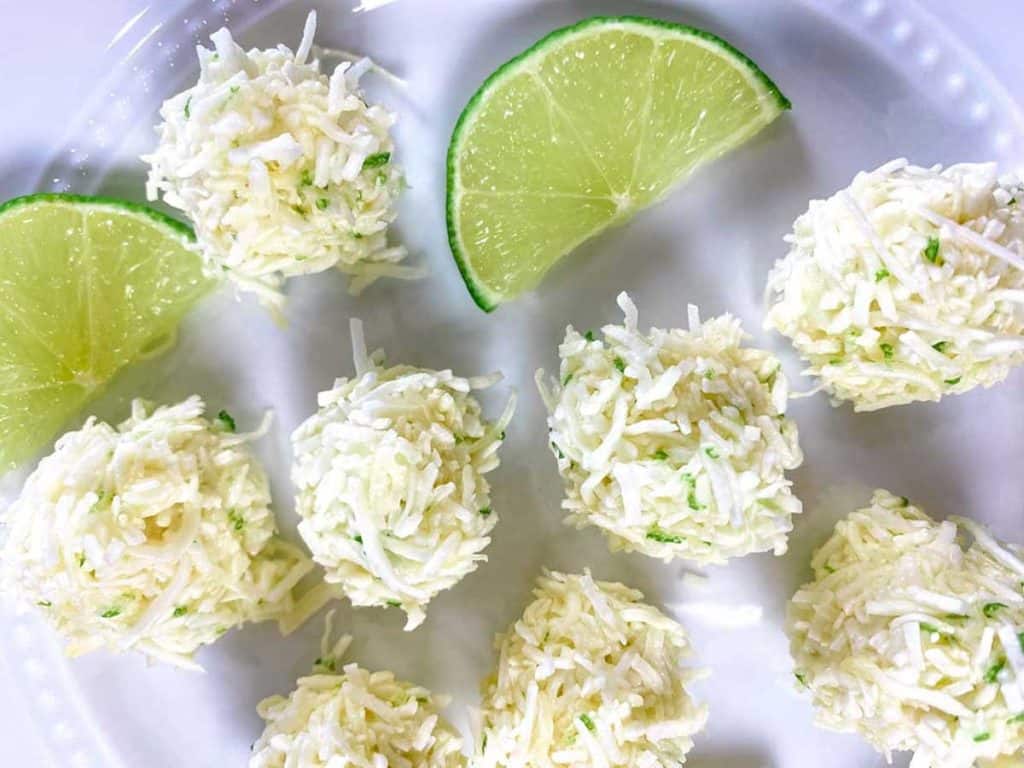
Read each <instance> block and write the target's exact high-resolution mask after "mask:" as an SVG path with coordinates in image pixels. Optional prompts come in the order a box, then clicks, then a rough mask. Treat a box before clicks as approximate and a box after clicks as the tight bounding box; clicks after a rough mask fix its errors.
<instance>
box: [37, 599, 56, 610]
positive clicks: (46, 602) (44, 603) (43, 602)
mask: <svg viewBox="0 0 1024 768" xmlns="http://www.w3.org/2000/svg"><path fill="white" fill-rule="evenodd" d="M36 605H38V606H39V607H41V608H49V607H50V606H52V605H53V603H51V602H50V601H49V600H39V601H38V602H37V603H36Z"/></svg>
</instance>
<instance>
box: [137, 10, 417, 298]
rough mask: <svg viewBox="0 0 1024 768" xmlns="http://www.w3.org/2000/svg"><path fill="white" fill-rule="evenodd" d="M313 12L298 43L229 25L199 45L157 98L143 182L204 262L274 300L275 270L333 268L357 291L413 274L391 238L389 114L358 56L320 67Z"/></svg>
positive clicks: (279, 277) (398, 179)
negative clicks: (249, 44)
mask: <svg viewBox="0 0 1024 768" xmlns="http://www.w3.org/2000/svg"><path fill="white" fill-rule="evenodd" d="M315 30H316V14H315V13H311V14H310V15H309V18H308V19H307V20H306V26H305V30H304V32H303V36H302V42H301V43H300V45H299V48H298V50H297V51H296V52H294V53H293V52H292V51H291V50H289V49H288V48H286V47H285V46H283V45H279V46H278V47H276V48H272V49H268V50H258V49H253V50H250V51H245V50H243V49H242V48H241V47H240V46H238V44H236V43H235V41H234V40H233V39H232V37H231V33H230V32H229V31H228V30H227V29H221V30H219V31H217V32H215V33H214V34H213V35H212V36H211V38H210V39H211V40H212V41H213V44H214V48H213V49H212V50H211V49H207V48H204V47H201V46H200V47H199V48H198V49H197V50H198V54H199V66H200V75H199V81H198V82H197V83H196V84H195V85H194V86H193V87H191V88H189V89H188V90H186V91H183V92H182V93H179V94H177V95H176V96H173V97H172V98H170V99H168V100H167V101H165V102H164V104H163V106H162V107H161V109H160V115H161V117H162V118H163V123H162V124H161V125H160V126H159V128H158V132H159V134H160V140H159V144H158V146H157V148H156V150H155V151H154V152H153V153H152V154H150V155H147V156H145V157H144V158H143V159H144V160H145V161H146V162H148V163H149V164H150V166H151V169H150V173H149V180H148V183H147V195H148V197H149V199H150V200H155V199H156V198H157V196H158V194H159V193H161V192H162V193H163V197H164V202H166V203H167V204H168V205H171V206H173V207H175V208H178V209H180V210H182V211H183V212H184V213H185V214H186V215H187V216H188V217H189V218H190V219H191V220H192V222H193V224H194V225H195V229H196V236H197V238H198V244H199V248H200V250H201V252H202V255H203V258H204V261H205V264H206V267H207V270H208V271H209V272H210V273H211V274H213V275H214V276H215V277H218V278H219V277H220V276H222V275H226V276H227V277H228V278H229V279H230V280H232V281H233V282H234V283H235V284H236V285H237V286H238V287H239V288H241V289H243V290H247V291H254V292H256V293H257V295H258V296H259V298H260V300H261V301H262V302H263V303H264V304H266V305H268V306H270V307H271V308H272V309H273V310H274V311H276V312H279V311H280V310H281V308H282V306H283V302H284V296H283V295H282V293H281V290H280V289H281V286H282V283H283V281H284V279H285V278H287V277H292V276H295V275H303V274H309V273H313V272H322V271H324V270H327V269H331V268H337V269H339V270H341V271H343V272H346V273H348V274H350V275H351V276H352V281H351V283H350V288H351V290H352V291H353V292H354V293H355V292H358V291H360V290H362V289H363V288H365V287H366V286H367V285H369V284H370V283H372V282H373V281H374V280H376V279H377V278H379V277H384V276H390V277H413V276H418V275H419V274H420V270H417V269H413V268H410V267H407V266H402V265H400V264H399V262H401V261H402V260H403V259H404V258H405V255H406V252H405V249H404V248H401V247H389V246H388V244H387V228H388V225H389V224H390V223H391V222H392V221H394V219H395V199H396V198H397V196H398V194H399V191H400V190H401V187H402V184H403V183H404V182H403V180H402V174H401V172H400V170H399V169H398V166H397V165H396V164H395V163H394V162H392V161H393V153H394V144H393V142H392V139H391V135H390V129H391V126H392V125H393V124H394V122H395V116H394V115H393V114H392V113H390V112H388V111H387V110H386V109H384V108H383V107H381V106H377V105H373V106H370V105H368V104H367V102H366V100H365V98H364V96H363V94H362V92H361V91H360V89H359V83H358V80H359V76H360V75H361V74H362V73H363V72H365V71H366V70H367V69H369V68H370V67H371V66H372V64H371V63H370V62H369V60H368V59H366V60H362V61H359V62H355V63H353V62H349V61H345V62H342V63H340V64H339V65H338V67H337V68H336V69H335V70H334V71H333V73H332V74H331V75H330V76H328V75H327V74H324V73H322V72H321V71H320V63H319V61H317V60H315V59H314V60H312V61H307V58H308V56H309V54H310V50H311V47H312V43H313V35H314V32H315Z"/></svg>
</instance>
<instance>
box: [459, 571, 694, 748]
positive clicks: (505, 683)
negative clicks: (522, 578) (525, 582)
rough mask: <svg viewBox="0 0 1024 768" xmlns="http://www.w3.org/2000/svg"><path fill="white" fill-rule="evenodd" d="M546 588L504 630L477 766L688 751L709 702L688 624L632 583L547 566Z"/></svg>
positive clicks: (487, 690)
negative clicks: (697, 693) (696, 693)
mask: <svg viewBox="0 0 1024 768" xmlns="http://www.w3.org/2000/svg"><path fill="white" fill-rule="evenodd" d="M534 595H535V596H536V599H535V600H534V601H533V603H531V604H530V605H529V606H528V607H527V608H526V611H525V612H524V613H523V617H522V618H521V619H520V620H519V621H517V622H516V623H515V625H514V626H512V627H511V628H510V630H509V632H508V633H507V634H505V635H504V636H501V635H499V636H498V638H497V640H496V642H495V645H496V647H497V649H498V652H499V658H498V668H497V670H496V671H495V672H494V674H493V675H492V676H491V677H490V678H489V679H488V680H487V681H486V682H485V684H484V689H483V709H482V733H481V736H480V743H479V745H478V754H477V757H476V759H475V761H474V763H473V765H474V766H476V768H498V767H499V766H518V767H519V768H547V767H548V766H551V765H594V766H597V765H601V766H606V767H607V768H615V767H616V766H629V768H656V767H657V766H662V765H678V764H679V763H682V762H685V760H686V754H687V752H689V751H690V749H691V747H692V746H693V740H692V737H693V735H694V734H695V733H697V732H698V731H700V730H701V729H702V728H703V727H704V723H705V721H706V720H707V711H706V709H705V707H703V706H699V705H697V704H695V703H694V701H693V698H692V697H691V696H690V693H689V692H688V691H687V685H689V683H690V682H691V681H693V680H694V679H695V678H697V677H698V676H699V675H700V673H698V672H695V671H694V670H692V669H687V668H684V667H683V662H684V660H685V659H686V657H687V656H689V655H690V646H689V641H688V640H687V637H686V633H685V632H684V631H683V628H682V627H681V626H680V625H679V624H678V623H676V622H675V621H673V620H672V619H670V618H669V617H667V616H665V615H664V614H663V613H661V612H660V611H658V610H657V609H655V608H653V607H651V606H650V605H647V604H645V603H643V602H641V601H642V600H643V595H642V594H641V593H639V592H637V591H635V590H632V589H629V588H628V587H625V586H623V585H622V584H613V583H608V582H597V581H594V580H593V579H592V578H591V576H590V572H589V571H586V572H584V573H583V574H582V575H567V574H562V573H554V572H551V573H546V574H545V575H544V576H543V577H541V578H540V579H539V581H538V585H537V589H536V590H534Z"/></svg>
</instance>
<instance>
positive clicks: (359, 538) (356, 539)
mask: <svg viewBox="0 0 1024 768" xmlns="http://www.w3.org/2000/svg"><path fill="white" fill-rule="evenodd" d="M352 541H354V542H355V543H356V544H362V543H363V537H362V536H360V535H359V534H358V533H357V534H356V535H355V536H353V537H352Z"/></svg>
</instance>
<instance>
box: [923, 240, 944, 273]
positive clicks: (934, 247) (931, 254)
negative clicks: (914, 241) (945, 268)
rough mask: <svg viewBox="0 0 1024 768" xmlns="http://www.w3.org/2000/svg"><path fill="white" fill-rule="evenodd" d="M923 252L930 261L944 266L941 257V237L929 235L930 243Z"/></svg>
mask: <svg viewBox="0 0 1024 768" xmlns="http://www.w3.org/2000/svg"><path fill="white" fill-rule="evenodd" d="M921 254H922V255H923V256H924V257H925V259H926V260H927V261H928V262H929V263H931V264H935V265H936V266H939V267H941V266H942V259H941V258H940V257H939V238H937V237H929V238H928V245H926V246H925V247H924V250H923V251H922V252H921Z"/></svg>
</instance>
